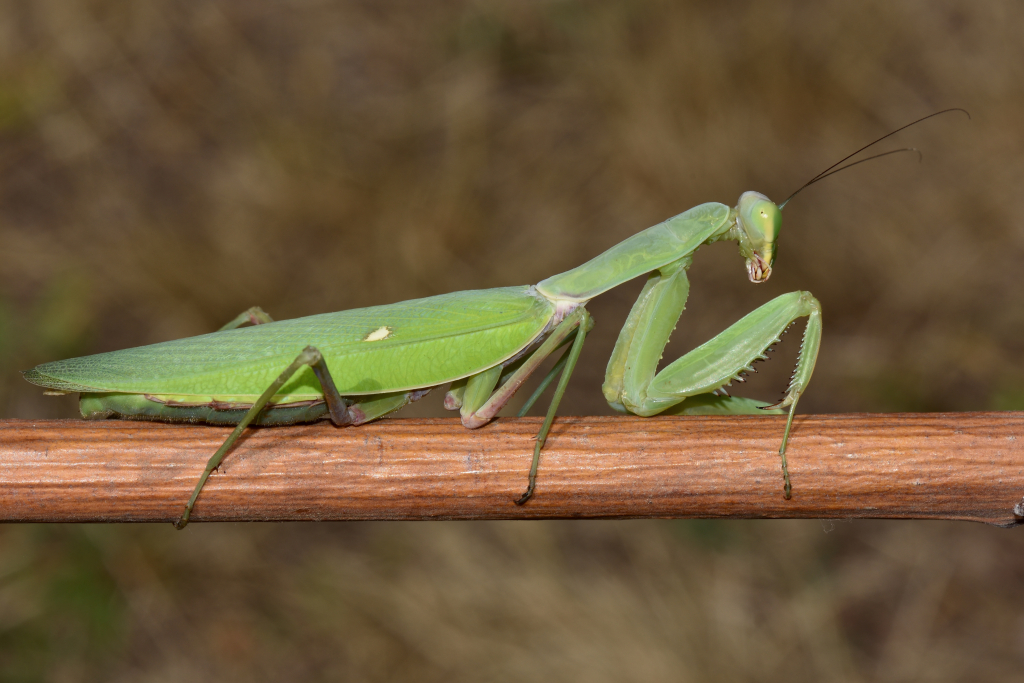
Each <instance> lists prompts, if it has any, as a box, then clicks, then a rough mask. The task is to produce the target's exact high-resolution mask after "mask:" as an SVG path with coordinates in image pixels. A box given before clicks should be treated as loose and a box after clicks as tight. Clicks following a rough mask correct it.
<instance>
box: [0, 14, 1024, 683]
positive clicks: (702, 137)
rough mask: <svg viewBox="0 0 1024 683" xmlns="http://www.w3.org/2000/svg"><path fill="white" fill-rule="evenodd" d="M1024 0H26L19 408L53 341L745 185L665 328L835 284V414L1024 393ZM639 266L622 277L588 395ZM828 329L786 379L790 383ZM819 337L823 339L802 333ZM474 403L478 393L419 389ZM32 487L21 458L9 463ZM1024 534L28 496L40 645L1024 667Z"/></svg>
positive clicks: (599, 240)
mask: <svg viewBox="0 0 1024 683" xmlns="http://www.w3.org/2000/svg"><path fill="white" fill-rule="evenodd" d="M1022 31H1024V6H1022V5H1018V4H1017V3H1010V2H1002V3H998V2H995V3H967V2H960V3H956V2H932V1H929V2H924V1H920V2H901V3H891V2H884V1H882V0H878V1H874V2H871V1H864V2H858V3H849V2H842V1H840V0H834V1H830V2H774V3H740V2H735V3H725V2H688V3H676V2H647V3H626V2H616V1H614V0H599V1H594V2H578V1H575V0H561V1H549V2H514V1H495V2H475V3H474V2H455V1H451V2H447V1H445V2H441V1H435V2H431V3H422V2H401V1H396V2H379V1H378V2H369V1H367V2H337V3H328V2H320V1H315V0H306V1H299V0H295V1H293V2H260V3H245V2H228V1H224V2H210V1H197V2H189V3H172V2H166V1H163V0H161V1H154V2H146V3H120V2H113V1H110V0H92V1H88V0H75V1H71V0H63V1H56V0H54V1H52V2H51V1H46V2H41V1H32V2H29V1H28V0H24V1H20V2H18V1H13V0H4V1H2V2H0V249H2V251H0V254H2V258H0V405H2V413H0V415H2V416H4V417H22V418H39V417H59V416H73V415H75V414H76V404H75V401H74V400H72V399H71V398H70V397H69V398H64V399H55V398H49V397H44V396H42V392H41V391H40V390H38V388H35V387H32V386H30V385H28V384H27V383H26V382H24V381H23V380H22V379H21V378H20V376H19V374H18V371H19V370H23V369H26V368H30V367H32V366H34V365H35V364H37V363H40V362H44V361H47V360H55V359H58V358H65V357H69V356H74V355H83V354H87V353H94V352H99V351H108V350H114V349H119V348H124V347H128V346H134V345H139V344H145V343H152V342H157V341H161V340H166V339H171V338H176V337H182V336H187V335H193V334H199V333H203V332H207V331H210V330H213V329H216V328H217V327H219V326H220V325H221V324H223V323H224V322H226V321H227V320H229V319H230V318H232V317H233V316H234V315H235V314H237V313H238V312H240V311H242V310H243V309H245V308H247V307H248V306H251V305H254V304H258V305H260V306H262V307H263V308H265V309H266V310H267V311H268V312H269V313H270V314H271V315H273V316H275V317H276V318H291V317H297V316H303V315H308V314H313V313H319V312H325V311H333V310H340V309H345V308H354V307H360V306H367V305H373V304H382V303H389V302H393V301H398V300H402V299H409V298H415V297H421V296H428V295H432V294H439V293H443V292H448V291H454V290H459V289H470V288H484V287H496V286H503V285H512V284H526V283H533V282H537V281H539V280H541V279H543V278H544V277H547V276H549V275H552V274H554V273H557V272H560V271H563V270H566V269H568V268H571V267H573V266H576V265H578V264H579V263H582V262H583V261H585V260H586V259H588V258H590V257H592V256H594V255H595V254H597V253H598V252H599V251H601V250H602V249H604V248H606V247H608V246H611V245H613V244H615V243H616V242H618V241H620V240H622V239H623V238H625V237H626V236H628V235H630V234H632V233H633V232H635V231H637V230H639V229H641V228H644V227H647V226H649V225H651V224H653V223H655V222H658V221H660V220H662V219H664V218H666V217H668V216H671V215H673V214H676V213H679V212H681V211H683V210H685V209H687V208H690V207H691V206H694V205H696V204H699V203H702V202H706V201H721V202H725V203H729V204H734V203H735V201H736V199H737V198H738V197H739V194H740V193H741V192H742V191H744V190H748V189H753V190H758V191H760V192H763V193H765V194H767V195H768V196H769V197H772V198H773V199H775V200H777V201H778V200H781V199H782V198H784V197H785V196H787V195H788V194H789V193H790V192H792V191H793V190H794V189H796V188H797V187H798V186H799V185H801V184H802V183H803V182H805V181H806V180H808V179H809V178H810V177H812V176H813V175H814V174H816V173H817V172H818V171H820V170H822V169H823V168H825V167H827V166H828V165H830V164H831V163H833V162H834V161H837V160H838V159H840V158H841V157H843V156H845V155H846V154H847V153H849V152H852V151H853V150H854V149H856V148H857V147H859V146H861V145H862V144H865V143H867V142H869V141H871V140H872V139H874V138H875V137H878V136H880V135H882V134H884V133H886V132H888V131H889V130H892V129H893V128H896V127H898V126H900V125H902V124H904V123H906V122H908V121H910V120H913V119H915V118H917V117H920V116H923V115H925V114H928V113H930V112H932V111H936V110H939V109H943V108H946V107H953V106H959V107H964V108H966V109H968V110H970V112H971V115H972V117H973V120H971V121H968V120H967V119H966V117H964V116H961V115H959V114H951V115H947V116H943V117H939V118H936V119H932V120H930V121H928V122H926V123H924V124H922V125H920V126H919V127H916V128H914V129H911V130H908V131H905V132H904V133H901V134H900V135H899V136H898V137H897V138H895V139H894V140H893V141H892V144H891V145H883V146H882V147H881V148H880V151H884V150H885V149H888V148H892V147H899V146H913V147H917V148H919V149H920V150H921V151H922V152H923V154H924V159H923V162H922V163H917V160H916V157H915V156H914V155H902V156H896V157H889V158H887V159H885V160H882V161H878V162H872V163H871V164H870V165H864V166H860V167H858V168H857V169H855V170H851V171H848V172H846V173H843V174H841V175H839V176H837V177H836V178H834V179H829V180H827V181H825V182H823V183H821V184H820V185H817V186H815V187H814V188H812V189H809V190H808V191H806V192H805V193H803V194H801V195H800V197H799V198H798V199H796V200H794V202H793V203H792V204H791V205H789V206H788V207H787V208H786V210H785V219H786V221H785V225H784V229H783V234H782V242H781V246H780V253H779V257H778V259H777V261H776V267H775V271H774V275H773V277H772V279H771V281H770V282H769V283H768V284H766V285H764V286H762V287H753V286H751V285H750V284H749V283H748V282H747V279H746V276H745V272H744V269H743V263H742V261H741V259H740V258H739V257H738V255H737V254H736V248H735V245H734V244H732V243H725V244H715V245H711V246H710V247H705V248H703V249H702V250H701V251H700V253H699V254H698V255H697V257H696V260H695V263H694V266H693V268H692V269H691V279H692V283H693V286H692V290H691V292H692V293H691V299H690V303H689V306H688V310H687V312H686V313H685V314H684V317H683V319H682V321H681V323H680V325H679V327H678V329H677V331H676V333H675V335H674V338H673V341H672V345H671V347H670V350H669V351H668V352H667V353H666V358H667V359H671V358H674V357H675V356H677V355H679V354H680V353H683V352H685V350H686V349H687V348H690V347H692V346H694V345H696V344H698V343H700V342H703V341H704V340H706V339H707V338H709V337H710V336H712V335H714V334H715V333H717V332H718V331H720V330H721V329H723V328H724V327H726V326H727V325H728V324H730V323H731V322H733V321H735V320H736V319H737V318H739V317H740V316H742V315H743V314H744V313H746V312H748V311H750V310H752V309H753V308H755V307H756V306H758V305H760V304H761V303H763V302H765V301H767V300H768V299H769V298H771V297H773V296H776V295H777V294H780V293H782V292H785V291H791V290H794V289H808V290H810V291H812V292H813V293H814V294H816V295H817V296H818V298H819V299H820V300H821V302H822V305H823V307H824V312H825V314H824V319H825V337H824V342H823V345H822V351H821V356H820V358H819V361H818V366H817V370H816V373H815V377H814V381H813V382H812V384H811V387H810V390H809V391H808V393H807V394H806V397H805V398H804V399H803V400H802V401H801V405H800V408H801V411H802V412H838V411H934V410H943V411H946V410H950V411H952V410H988V409H997V410H1012V409H1016V410H1021V409H1024V388H1022V387H1024V369H1022V364H1021V357H1022V353H1024V341H1022V337H1021V331H1022V330H1024V288H1022V286H1021V284H1020V278H1021V273H1022V267H1021V263H1022V259H1024V220H1022V219H1021V218H1020V214H1019V211H1020V207H1021V194H1020V188H1021V182H1022V180H1024V155H1022V153H1024V126H1022V124H1021V122H1022V121H1024V42H1022V41H1021V39H1020V36H1021V35H1022ZM639 286H640V283H631V285H629V286H626V287H623V288H620V290H616V291H614V292H611V293H609V294H608V295H606V296H604V297H602V298H601V299H599V300H597V301H595V302H594V303H593V304H592V305H591V306H590V309H591V311H592V312H593V313H594V315H595V318H596V320H597V328H596V330H595V332H594V334H593V336H592V338H591V340H590V341H589V342H588V345H587V348H586V349H585V351H584V354H583V357H582V360H581V363H580V366H579V368H578V370H577V373H576V376H575V378H574V382H573V385H572V387H571V389H570V393H569V394H568V395H567V398H566V401H565V403H564V404H563V406H564V408H563V410H562V412H563V413H568V414H572V413H577V414H603V413H607V412H610V411H609V409H608V407H607V406H606V405H605V404H604V402H603V400H602V398H601V393H600V383H601V379H602V376H603V373H604V367H605V363H606V362H607V357H608V354H609V352H610V350H611V346H612V344H613V342H614V339H615V335H616V333H617V331H618V327H619V326H620V325H621V324H622V322H623V319H624V318H625V315H626V312H627V311H628V307H629V306H630V304H631V303H632V297H635V295H636V293H637V292H638V290H639ZM795 346H796V344H795V343H794V342H793V341H790V342H789V344H788V345H787V347H788V350H787V351H785V352H783V354H782V359H781V360H776V361H774V362H773V363H769V364H767V365H765V366H762V367H765V368H766V370H767V369H769V368H771V371H770V372H762V373H761V374H760V375H759V376H758V381H757V382H756V383H752V384H751V385H749V386H750V390H749V392H748V393H749V394H750V395H753V396H757V397H760V398H765V399H774V398H775V397H776V396H777V395H778V392H780V391H781V390H782V389H783V388H784V382H785V377H787V376H788V372H789V371H790V369H791V365H790V362H791V359H792V357H793V354H794V353H795V348H794V347H795ZM786 353H788V354H789V355H788V356H787V355H786ZM413 409H414V411H415V412H414V413H406V414H418V415H424V414H440V412H441V410H440V397H439V396H431V397H429V398H428V399H425V400H424V401H423V402H421V403H420V404H417V405H416V406H414V407H413ZM0 485H2V481H0ZM1022 598H1024V541H1022V539H1021V537H1020V535H1019V533H1017V532H1013V531H1004V530H998V529H990V528H985V527H981V526H978V525H969V524H940V523H896V522H851V523H841V524H840V523H837V524H831V523H818V522H699V521H691V522H683V521H649V522H638V521H635V522H564V523H554V522H553V523H497V524H483V523H481V524H468V523H463V524H457V523H450V524H435V523H430V524H427V523H422V524H383V523H382V524H307V525H301V524H298V525H295V524H293V525H199V524H197V525H194V526H192V527H190V528H189V529H188V530H187V531H186V532H184V533H176V532H174V531H173V530H172V529H171V527H170V526H169V525H168V526H166V527H164V526H158V527H153V526H135V527H127V526H123V527H95V526H82V527H46V526H7V527H4V528H0V680H4V681H8V680H10V681H61V682H63V681H90V680H132V681H139V680H145V681H165V680H166V681H177V680H184V679H188V680H192V681H225V680H229V681H230V680H239V681H243V680H244V681H256V680H259V681H262V680H266V681H278V680H302V681H307V680H308V681H317V680H349V679H351V680H410V681H413V680H415V681H423V680H427V681H429V680H446V681H448V680H459V681H463V680H465V681H479V680H495V681H504V680H513V679H516V680H522V679H524V678H533V677H537V678H543V679H548V680H579V679H584V678H585V679H587V680H591V681H605V680H607V681H621V680H634V681H690V680H693V681H697V680H700V681H718V680H722V681H747V680H749V681H776V680H787V681H818V680H836V681H875V680H878V681H904V680H906V681H910V680H932V681H959V680H965V681H966V680H994V679H996V678H997V677H998V678H999V679H1000V680H1004V681H1012V680H1024V601H1022Z"/></svg>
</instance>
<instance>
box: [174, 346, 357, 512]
mask: <svg viewBox="0 0 1024 683" xmlns="http://www.w3.org/2000/svg"><path fill="white" fill-rule="evenodd" d="M307 365H308V366H310V367H311V368H312V369H313V372H314V374H316V377H317V379H318V380H320V384H321V387H322V388H323V390H324V399H325V400H326V402H327V407H328V409H329V410H330V414H331V421H332V422H334V423H335V424H337V425H339V426H340V425H346V424H351V423H352V419H351V417H350V416H349V414H348V404H347V403H346V402H345V400H344V399H343V398H341V396H340V395H339V394H338V390H337V389H336V388H335V386H334V380H333V379H332V378H331V373H330V371H329V370H328V369H327V363H325V362H324V359H323V356H322V355H321V354H320V351H318V350H317V349H316V348H314V347H312V346H307V347H306V348H305V349H303V350H302V352H301V353H300V354H299V355H298V356H296V357H295V360H294V361H292V363H291V365H289V366H288V367H287V368H285V371H284V372H282V373H281V375H280V376H279V377H278V378H277V379H275V380H274V381H273V382H271V384H270V386H269V387H267V389H266V391H264V392H263V393H262V394H260V397H259V398H258V399H256V402H255V403H253V404H252V407H251V408H249V410H248V411H247V412H246V413H245V415H244V416H243V417H242V419H241V420H240V421H239V422H238V425H237V426H236V427H235V429H234V431H232V432H231V434H230V435H229V436H228V438H227V439H225V440H224V443H222V444H221V446H220V448H218V449H217V452H216V453H214V454H213V456H212V457H211V458H210V459H209V461H207V463H206V469H205V470H204V471H203V474H202V475H201V476H200V477H199V482H198V483H197V484H196V487H195V489H194V490H193V491H192V497H191V498H189V500H188V503H187V504H186V505H185V511H184V512H183V513H182V515H181V518H180V519H179V520H178V521H177V522H175V524H174V526H175V527H177V528H178V529H184V528H185V525H186V524H188V520H189V517H191V515H192V509H193V508H194V507H195V504H196V499H197V498H198V497H199V492H200V491H202V490H203V486H204V485H205V484H206V480H207V479H209V478H210V475H211V474H212V473H213V471H214V470H215V469H217V467H219V466H220V464H221V462H222V461H223V460H224V456H225V455H226V454H227V452H228V451H229V450H231V447H232V446H234V445H235V442H236V441H238V438H239V437H240V436H241V435H242V432H243V431H245V428H246V427H248V426H249V424H250V423H251V422H252V421H253V420H254V419H256V417H257V416H258V415H259V414H260V412H261V411H262V410H263V409H264V408H265V407H266V405H267V403H269V402H270V399H271V398H273V397H274V395H275V394H276V393H277V392H278V391H279V390H280V389H281V387H282V386H284V383H285V382H287V381H288V380H289V379H290V378H291V376H292V375H294V374H295V373H296V372H298V371H299V370H300V369H301V368H303V367H306V366H307Z"/></svg>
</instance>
